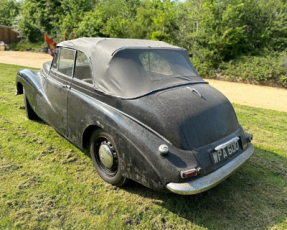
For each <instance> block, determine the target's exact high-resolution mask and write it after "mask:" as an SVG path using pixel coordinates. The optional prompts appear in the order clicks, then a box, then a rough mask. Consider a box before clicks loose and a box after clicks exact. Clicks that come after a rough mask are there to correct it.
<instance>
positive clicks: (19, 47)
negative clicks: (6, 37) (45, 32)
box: [9, 40, 46, 52]
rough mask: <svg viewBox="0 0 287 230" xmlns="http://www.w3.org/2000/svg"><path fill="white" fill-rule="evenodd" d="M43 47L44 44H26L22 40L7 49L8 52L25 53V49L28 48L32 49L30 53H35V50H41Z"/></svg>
mask: <svg viewBox="0 0 287 230" xmlns="http://www.w3.org/2000/svg"><path fill="white" fill-rule="evenodd" d="M45 45H46V43H45V42H37V43H30V42H27V41H25V40H22V41H20V42H18V43H14V44H9V48H10V50H13V51H26V49H28V48H33V50H32V52H33V51H37V50H39V49H41V48H43V46H45Z"/></svg>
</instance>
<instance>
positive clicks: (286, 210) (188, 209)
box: [123, 148, 287, 229]
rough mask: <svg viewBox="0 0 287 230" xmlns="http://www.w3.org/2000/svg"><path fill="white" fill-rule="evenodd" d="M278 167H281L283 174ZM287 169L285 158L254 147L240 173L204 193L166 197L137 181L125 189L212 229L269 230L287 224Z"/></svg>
mask: <svg viewBox="0 0 287 230" xmlns="http://www.w3.org/2000/svg"><path fill="white" fill-rule="evenodd" d="M270 158H273V159H272V163H270V162H271V160H270ZM278 164H281V166H282V170H281V171H280V170H279V171H280V173H278V167H276V165H277V166H278ZM286 166H287V159H286V158H284V157H281V156H279V155H277V154H276V153H273V152H267V151H265V150H263V149H259V148H255V152H254V154H253V156H252V157H251V158H250V160H249V161H248V162H246V163H245V164H244V165H243V166H242V167H241V168H240V169H239V170H237V171H236V172H235V173H234V174H232V175H231V176H230V177H229V178H228V179H227V180H225V181H224V182H222V183H221V184H219V185H217V186H216V187H214V188H212V189H210V190H208V191H206V192H203V193H201V194H197V195H191V196H181V195H177V194H165V193H160V192H157V191H153V190H151V189H148V188H146V187H144V186H142V185H140V184H138V183H136V182H134V181H131V182H130V183H129V184H128V185H127V186H125V187H124V188H123V189H124V190H126V191H128V192H130V193H134V194H138V195H140V196H142V197H145V198H148V199H153V200H154V201H153V202H154V203H155V204H157V205H160V206H162V207H163V208H164V209H167V210H169V211H170V212H172V213H174V214H176V215H178V216H180V217H182V218H184V219H185V220H187V221H190V222H192V223H193V224H195V225H199V226H202V227H206V228H209V229H266V228H268V227H272V226H274V225H275V224H278V223H279V224H280V223H281V222H282V221H284V220H285V221H286V216H287V199H286V192H285V193H284V184H285V185H286V184H287V171H286V168H287V167H286ZM284 169H285V170H284ZM163 221H164V220H163Z"/></svg>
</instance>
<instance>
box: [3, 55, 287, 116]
mask: <svg viewBox="0 0 287 230" xmlns="http://www.w3.org/2000/svg"><path fill="white" fill-rule="evenodd" d="M51 60H52V57H51V56H50V55H49V54H44V53H33V52H16V51H5V52H0V63H6V64H15V65H22V66H29V67H36V68H41V67H42V64H43V63H44V62H46V61H51ZM206 81H208V82H209V84H210V85H211V86H213V87H214V88H216V89H218V90H219V91H221V92H222V93H223V94H224V95H225V96H226V97H227V98H228V99H229V100H230V101H231V102H233V103H237V104H241V105H248V106H253V107H258V108H265V109H273V110H278V111H285V112H287V89H281V88H274V87H268V86H258V85H249V84H244V83H237V82H227V81H218V80H210V79H206Z"/></svg>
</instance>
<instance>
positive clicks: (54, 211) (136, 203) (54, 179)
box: [0, 64, 287, 229]
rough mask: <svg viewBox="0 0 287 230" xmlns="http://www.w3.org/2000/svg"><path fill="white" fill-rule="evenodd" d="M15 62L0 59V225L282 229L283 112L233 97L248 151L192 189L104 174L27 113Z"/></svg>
mask: <svg viewBox="0 0 287 230" xmlns="http://www.w3.org/2000/svg"><path fill="white" fill-rule="evenodd" d="M20 68H22V67H20V66H13V65H4V64H0V229H130V228H131V229H151V228H152V229H267V228H268V229H286V228H287V113H285V112H275V111H271V110H264V109H257V108H252V107H247V106H241V105H234V107H235V110H236V112H237V115H238V118H239V121H240V123H241V125H242V126H243V127H244V128H245V129H246V131H248V132H251V133H253V134H254V144H255V152H254V155H253V156H252V157H251V158H250V160H249V161H248V162H247V163H246V164H245V165H244V166H242V167H241V168H240V169H239V170H238V171H237V172H236V173H234V174H233V175H232V176H231V177H229V178H228V179H227V180H226V181H224V182H223V183H221V184H220V185H218V186H216V187H215V188H213V189H211V190H209V191H207V192H204V193H202V194H199V195H195V196H179V195H175V194H164V193H160V192H156V191H153V190H150V189H148V188H146V187H144V186H142V185H140V184H138V183H136V182H130V183H129V184H127V185H126V186H125V187H123V188H117V187H114V186H111V185H109V184H106V183H105V182H103V181H102V180H101V179H100V177H99V176H98V175H97V172H96V171H95V169H94V167H93V164H92V160H91V158H90V156H89V153H88V152H83V151H81V150H79V149H78V148H76V147H75V146H74V145H72V144H71V143H70V142H68V141H67V140H66V139H64V138H63V137H61V136H60V135H59V134H58V133H57V132H56V131H55V130H54V129H53V128H51V127H50V126H49V125H47V124H45V123H43V122H41V121H38V122H32V121H29V120H28V119H27V118H26V116H25V110H24V109H23V96H17V97H15V96H14V93H15V91H16V90H15V83H14V82H15V75H16V72H17V71H18V70H19V69H20Z"/></svg>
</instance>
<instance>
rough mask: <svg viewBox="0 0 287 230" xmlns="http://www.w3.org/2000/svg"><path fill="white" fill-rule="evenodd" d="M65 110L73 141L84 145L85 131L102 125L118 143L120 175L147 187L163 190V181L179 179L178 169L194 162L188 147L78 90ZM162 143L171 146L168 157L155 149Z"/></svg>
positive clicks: (176, 180) (70, 97)
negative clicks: (172, 141)
mask: <svg viewBox="0 0 287 230" xmlns="http://www.w3.org/2000/svg"><path fill="white" fill-rule="evenodd" d="M75 94H76V95H75ZM71 105H76V107H77V108H75V107H72V106H71ZM70 106H71V107H70ZM68 111H69V116H68V117H69V118H68V119H69V134H70V135H69V139H70V140H71V141H72V142H73V143H75V144H77V145H78V146H80V147H82V148H83V147H84V143H86V142H87V141H88V140H87V139H89V136H88V135H87V132H88V133H92V132H91V130H90V127H95V128H97V127H98V128H102V129H103V130H105V131H106V132H107V133H109V134H110V135H112V136H113V138H114V139H115V142H116V143H117V146H118V148H119V151H120V158H121V161H122V165H123V168H122V172H123V175H124V176H126V177H128V178H130V179H133V180H135V181H138V182H140V183H141V184H143V185H145V186H147V187H150V188H153V189H156V190H163V191H166V188H165V184H166V183H168V182H171V181H172V182H180V181H181V180H180V174H179V170H180V169H183V168H186V167H188V166H190V165H194V166H196V165H197V161H196V159H195V157H194V156H193V154H192V153H191V152H189V154H187V151H183V150H179V149H176V148H175V147H173V146H172V145H171V144H170V143H169V142H168V140H165V139H164V138H163V137H161V136H160V135H159V134H157V133H156V132H155V131H153V130H152V129H150V128H147V127H145V125H143V124H141V123H140V122H138V121H136V120H135V119H131V118H130V117H129V116H128V115H126V114H124V113H123V112H121V111H119V110H117V109H115V108H114V107H112V106H109V105H107V104H105V103H103V102H100V101H98V100H96V99H93V98H91V97H86V96H84V95H82V94H81V93H78V92H77V91H70V93H69V109H68ZM79 111H85V116H81V117H80V118H79ZM84 134H85V135H84ZM83 137H85V139H83ZM161 144H166V145H168V146H170V153H169V154H168V156H167V157H162V156H161V155H160V154H159V153H158V147H159V146H160V145H161Z"/></svg>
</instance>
